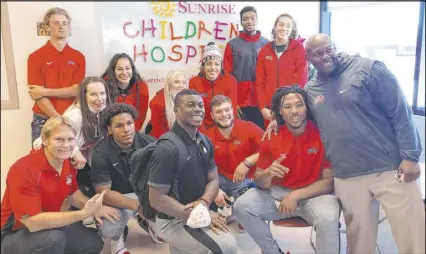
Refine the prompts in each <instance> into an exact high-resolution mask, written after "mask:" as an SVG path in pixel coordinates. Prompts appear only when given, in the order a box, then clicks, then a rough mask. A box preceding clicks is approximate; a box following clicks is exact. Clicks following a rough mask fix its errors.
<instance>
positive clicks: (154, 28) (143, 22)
mask: <svg viewBox="0 0 426 254" xmlns="http://www.w3.org/2000/svg"><path fill="white" fill-rule="evenodd" d="M155 30H157V28H156V27H155V25H154V19H151V27H145V20H142V37H145V31H152V38H155Z"/></svg>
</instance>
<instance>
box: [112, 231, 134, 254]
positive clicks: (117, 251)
mask: <svg viewBox="0 0 426 254" xmlns="http://www.w3.org/2000/svg"><path fill="white" fill-rule="evenodd" d="M111 254H130V252H129V251H128V250H127V248H126V245H125V244H124V233H123V234H121V236H120V239H118V240H117V241H111Z"/></svg>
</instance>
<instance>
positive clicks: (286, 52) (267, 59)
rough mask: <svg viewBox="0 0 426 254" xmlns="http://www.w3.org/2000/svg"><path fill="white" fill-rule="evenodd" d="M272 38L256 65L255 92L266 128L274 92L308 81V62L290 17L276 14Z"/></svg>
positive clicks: (301, 84) (270, 115)
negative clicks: (280, 88)
mask: <svg viewBox="0 0 426 254" xmlns="http://www.w3.org/2000/svg"><path fill="white" fill-rule="evenodd" d="M272 37H273V38H274V40H273V41H272V42H270V43H268V44H266V45H265V46H264V47H263V48H262V49H261V50H260V51H259V55H258V57H257V65H256V82H255V89H256V93H257V97H258V101H259V109H260V110H261V113H262V116H263V118H264V120H265V126H268V124H269V121H271V120H272V114H271V107H270V104H271V101H272V96H273V94H274V92H275V90H276V89H277V88H279V87H282V86H289V85H291V84H294V83H295V84H298V85H300V86H301V87H304V86H305V84H306V83H307V81H308V68H307V66H308V62H307V60H306V57H305V50H304V48H303V43H302V41H301V40H300V37H299V35H298V32H297V26H296V22H295V21H294V19H293V17H291V16H290V15H289V14H281V15H279V16H278V17H277V19H276V20H275V24H274V28H273V29H272Z"/></svg>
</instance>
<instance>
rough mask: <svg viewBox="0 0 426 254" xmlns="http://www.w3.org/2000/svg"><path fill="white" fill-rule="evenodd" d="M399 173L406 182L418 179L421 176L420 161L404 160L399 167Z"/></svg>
mask: <svg viewBox="0 0 426 254" xmlns="http://www.w3.org/2000/svg"><path fill="white" fill-rule="evenodd" d="M398 174H400V175H402V180H403V181H404V182H406V183H409V182H412V181H415V180H417V178H419V177H420V164H419V163H418V162H414V161H409V160H403V161H402V162H401V164H399V167H398Z"/></svg>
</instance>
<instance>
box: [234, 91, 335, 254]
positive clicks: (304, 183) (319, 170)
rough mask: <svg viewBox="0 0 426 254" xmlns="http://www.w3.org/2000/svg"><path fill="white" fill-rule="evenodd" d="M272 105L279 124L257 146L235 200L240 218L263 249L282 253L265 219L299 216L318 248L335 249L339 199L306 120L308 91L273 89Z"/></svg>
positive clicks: (319, 145) (317, 138)
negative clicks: (245, 185) (250, 178)
mask: <svg viewBox="0 0 426 254" xmlns="http://www.w3.org/2000/svg"><path fill="white" fill-rule="evenodd" d="M272 110H273V114H274V116H275V118H276V119H277V122H278V124H279V125H280V129H279V132H278V134H277V135H271V139H270V140H265V141H264V142H263V143H262V144H261V146H260V152H259V159H258V162H257V169H256V173H255V183H256V185H257V187H258V189H250V190H248V191H247V192H246V193H245V194H244V195H242V196H241V197H240V198H239V199H238V200H237V201H236V202H235V205H234V212H235V215H236V217H237V220H238V222H239V223H240V224H241V225H242V226H243V227H244V228H245V229H246V231H247V233H248V234H249V235H250V236H251V237H252V238H253V239H254V241H255V242H256V243H257V244H258V245H259V247H260V248H261V249H262V251H263V253H265V254H276V253H283V251H282V250H281V249H280V248H279V246H278V244H277V242H276V241H275V240H274V238H273V236H272V234H271V230H270V228H269V226H268V225H267V224H266V223H265V222H264V221H263V220H268V221H270V220H279V219H285V218H291V217H302V218H303V219H305V220H306V221H307V222H308V223H309V224H310V225H312V226H313V227H315V230H316V233H317V238H316V239H317V241H316V253H327V254H330V253H338V252H339V229H338V227H339V214H340V210H339V204H338V202H337V198H336V197H335V196H333V195H330V194H329V193H331V192H332V191H333V178H332V173H331V168H330V163H329V162H328V161H327V160H326V159H324V157H325V156H324V154H325V152H324V146H323V144H322V143H321V139H320V134H319V130H318V128H317V127H316V125H315V123H314V122H313V121H311V120H308V119H307V113H308V112H307V109H306V95H305V92H304V90H303V89H301V88H300V87H299V86H297V85H293V86H289V87H282V88H279V89H277V91H276V92H275V94H274V96H273V98H272Z"/></svg>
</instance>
